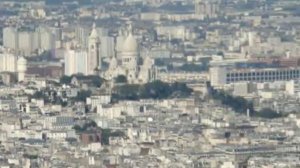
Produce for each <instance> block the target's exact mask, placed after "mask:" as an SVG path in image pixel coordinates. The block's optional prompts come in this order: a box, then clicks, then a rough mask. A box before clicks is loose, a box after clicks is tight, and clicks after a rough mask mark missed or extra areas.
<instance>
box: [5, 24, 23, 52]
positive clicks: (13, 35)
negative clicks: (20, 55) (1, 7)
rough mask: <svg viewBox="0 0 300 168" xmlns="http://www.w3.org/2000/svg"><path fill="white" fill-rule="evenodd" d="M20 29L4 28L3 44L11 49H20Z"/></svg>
mask: <svg viewBox="0 0 300 168" xmlns="http://www.w3.org/2000/svg"><path fill="white" fill-rule="evenodd" d="M18 44H19V42H18V30H17V28H13V27H5V28H3V46H4V47H7V48H10V49H14V50H16V49H18Z"/></svg>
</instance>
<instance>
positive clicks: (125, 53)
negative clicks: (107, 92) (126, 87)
mask: <svg viewBox="0 0 300 168" xmlns="http://www.w3.org/2000/svg"><path fill="white" fill-rule="evenodd" d="M119 75H124V76H126V78H127V81H128V83H131V84H133V83H134V84H142V83H147V82H150V81H153V80H155V79H156V68H155V66H154V60H153V59H152V58H150V57H149V56H148V55H147V56H144V57H141V55H140V48H139V44H138V42H137V40H136V39H135V37H134V36H133V33H132V31H131V30H129V33H128V35H127V37H126V39H125V40H124V43H123V46H122V48H121V51H120V52H118V55H117V57H116V56H114V57H113V58H111V59H110V61H109V66H108V69H107V70H106V71H105V72H103V74H102V76H103V77H104V78H105V79H107V80H113V79H114V78H116V77H117V76H119Z"/></svg>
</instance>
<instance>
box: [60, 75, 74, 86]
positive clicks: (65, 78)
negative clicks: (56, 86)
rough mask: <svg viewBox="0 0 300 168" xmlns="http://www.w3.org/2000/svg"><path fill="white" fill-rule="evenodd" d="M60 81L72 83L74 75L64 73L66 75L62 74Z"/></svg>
mask: <svg viewBox="0 0 300 168" xmlns="http://www.w3.org/2000/svg"><path fill="white" fill-rule="evenodd" d="M59 81H60V83H62V84H70V83H71V81H72V76H66V75H64V76H62V77H61V78H60V80H59Z"/></svg>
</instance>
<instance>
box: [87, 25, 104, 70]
mask: <svg viewBox="0 0 300 168" xmlns="http://www.w3.org/2000/svg"><path fill="white" fill-rule="evenodd" d="M87 63H88V64H87V66H88V67H87V68H88V74H90V75H92V74H95V71H96V70H101V58H100V42H99V37H98V33H97V30H96V24H95V23H94V25H93V29H92V32H91V34H90V36H89V39H88V60H87Z"/></svg>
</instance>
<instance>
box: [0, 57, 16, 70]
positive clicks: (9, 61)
mask: <svg viewBox="0 0 300 168" xmlns="http://www.w3.org/2000/svg"><path fill="white" fill-rule="evenodd" d="M0 72H17V57H16V56H15V55H13V54H10V53H0Z"/></svg>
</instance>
